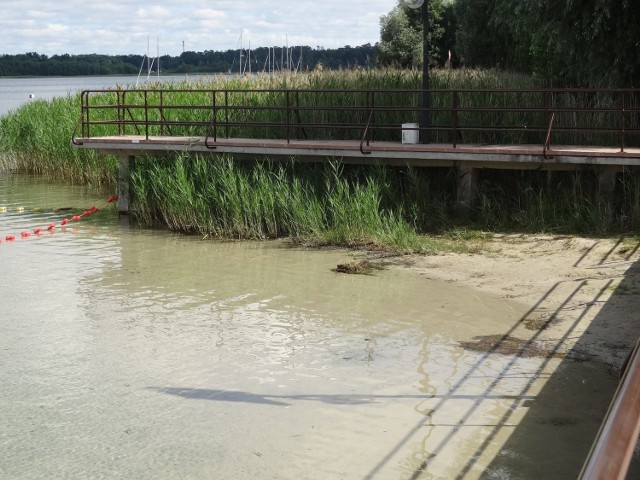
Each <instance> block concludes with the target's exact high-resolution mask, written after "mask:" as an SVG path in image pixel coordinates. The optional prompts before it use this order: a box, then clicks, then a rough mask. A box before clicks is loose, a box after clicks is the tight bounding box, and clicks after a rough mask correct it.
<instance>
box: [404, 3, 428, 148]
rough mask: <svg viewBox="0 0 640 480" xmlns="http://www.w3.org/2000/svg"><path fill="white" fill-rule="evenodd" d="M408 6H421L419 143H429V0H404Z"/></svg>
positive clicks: (414, 7)
mask: <svg viewBox="0 0 640 480" xmlns="http://www.w3.org/2000/svg"><path fill="white" fill-rule="evenodd" d="M404 2H405V4H406V5H407V6H408V7H409V8H413V9H416V10H417V9H418V8H421V7H422V125H421V126H420V143H429V124H430V119H429V0H404Z"/></svg>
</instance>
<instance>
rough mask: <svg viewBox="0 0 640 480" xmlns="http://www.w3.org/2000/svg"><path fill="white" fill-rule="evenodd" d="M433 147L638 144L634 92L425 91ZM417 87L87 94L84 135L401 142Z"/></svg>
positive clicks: (413, 115)
mask: <svg viewBox="0 0 640 480" xmlns="http://www.w3.org/2000/svg"><path fill="white" fill-rule="evenodd" d="M429 96H430V107H429V110H428V113H429V116H430V125H429V128H428V135H429V140H430V142H431V143H442V144H450V145H451V146H452V147H454V148H455V147H456V146H457V145H460V144H502V145H518V144H533V145H540V146H541V147H542V149H543V155H546V154H547V152H548V151H549V150H550V149H552V143H553V144H555V145H560V144H561V145H574V146H577V145H580V146H588V145H593V146H608V147H616V148H619V149H620V151H621V152H624V150H625V148H626V147H628V146H634V147H635V146H640V90H638V89H607V90H600V89H530V90H524V89H491V90H489V89H487V90H469V89H458V90H452V89H449V90H430V91H429ZM421 99H422V90H408V89H407V90H382V89H379V90H376V89H364V90H328V89H326V90H323V89H309V90H304V89H302V90H297V89H296V90H287V89H255V90H227V89H220V90H214V89H210V90H195V89H194V90H173V89H156V90H149V89H132V90H86V91H84V92H82V94H81V118H80V121H79V124H78V127H77V129H76V132H74V136H73V139H74V142H77V141H78V135H77V134H78V130H79V131H80V135H79V136H80V137H82V138H91V137H104V136H115V135H117V136H125V135H142V136H144V137H145V138H146V139H149V138H150V137H154V136H174V137H177V136H188V137H194V136H197V137H205V138H206V144H207V146H211V147H212V148H213V147H215V144H216V143H218V142H220V141H224V139H228V138H257V139H280V140H286V141H287V142H291V141H292V140H351V141H358V142H360V144H361V150H362V152H363V153H367V152H366V151H365V150H364V148H363V147H364V146H365V145H369V144H370V142H372V141H395V142H399V141H400V139H401V133H402V129H403V126H404V129H405V130H406V129H415V130H422V128H421V127H420V126H417V127H412V126H407V124H419V122H420V119H421V118H422V107H421Z"/></svg>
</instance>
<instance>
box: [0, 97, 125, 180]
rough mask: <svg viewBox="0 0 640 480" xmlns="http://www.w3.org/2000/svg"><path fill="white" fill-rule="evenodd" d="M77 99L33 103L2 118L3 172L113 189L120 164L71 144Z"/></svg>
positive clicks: (0, 158)
mask: <svg viewBox="0 0 640 480" xmlns="http://www.w3.org/2000/svg"><path fill="white" fill-rule="evenodd" d="M78 105H79V99H78V97H77V96H68V97H59V98H54V99H53V100H50V101H47V100H36V101H33V102H30V103H28V104H26V105H24V106H22V107H21V108H19V109H18V110H16V111H14V112H12V113H10V114H9V115H7V116H4V117H2V118H0V168H2V169H4V170H8V169H11V170H16V171H19V172H25V173H32V174H38V175H44V176H49V177H53V178H59V179H63V180H69V181H75V182H77V183H85V184H89V185H96V186H105V185H106V186H113V184H114V179H115V176H116V175H117V168H118V162H117V159H116V158H115V157H108V156H99V155H98V154H97V153H96V152H95V151H92V150H79V149H76V148H73V146H72V144H71V140H70V139H71V133H72V132H73V129H74V127H75V125H76V123H77V121H78V117H79V110H78Z"/></svg>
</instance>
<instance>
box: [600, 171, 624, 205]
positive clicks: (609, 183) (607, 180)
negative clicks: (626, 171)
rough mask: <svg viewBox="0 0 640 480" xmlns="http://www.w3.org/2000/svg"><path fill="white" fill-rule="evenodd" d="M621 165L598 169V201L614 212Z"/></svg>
mask: <svg viewBox="0 0 640 480" xmlns="http://www.w3.org/2000/svg"><path fill="white" fill-rule="evenodd" d="M619 171H620V170H619V167H602V168H601V169H600V170H599V171H598V201H599V202H600V204H601V205H603V206H604V207H605V208H606V209H607V211H608V212H609V213H611V214H613V208H614V201H615V190H616V180H617V176H618V172H619Z"/></svg>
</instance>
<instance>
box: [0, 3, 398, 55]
mask: <svg viewBox="0 0 640 480" xmlns="http://www.w3.org/2000/svg"><path fill="white" fill-rule="evenodd" d="M396 4H397V0H350V1H344V0H323V1H322V2H319V1H317V0H314V1H309V0H298V1H293V0H276V1H272V0H254V1H243V0H235V1H234V0H184V1H180V2H178V1H169V0H156V1H153V2H152V1H148V0H139V1H136V2H135V3H134V2H131V1H130V0H111V1H109V2H97V1H91V0H89V1H87V0H39V1H35V0H22V1H21V2H20V4H19V7H17V8H16V4H15V1H14V0H11V2H9V1H8V0H0V9H2V11H3V12H4V13H3V17H2V18H1V19H0V54H3V53H7V54H16V53H25V52H38V53H41V54H46V55H54V54H62V53H70V54H81V53H104V54H129V53H141V52H144V51H146V43H147V37H150V38H151V39H152V43H153V44H154V47H155V41H156V38H157V37H159V40H160V49H161V53H164V54H168V55H178V54H179V53H180V52H181V51H182V42H183V41H185V48H186V49H188V50H194V51H204V50H227V49H234V48H236V45H237V43H238V38H239V35H240V31H241V29H242V31H243V43H244V44H245V45H248V43H249V42H251V45H252V47H253V46H255V47H258V46H271V45H284V44H285V42H287V41H288V43H289V45H297V44H304V45H310V46H312V47H315V46H316V45H322V46H324V47H327V48H336V47H342V46H344V45H352V46H356V45H362V44H364V43H375V42H377V41H378V40H379V37H380V26H379V18H380V15H383V14H385V13H388V12H389V11H390V10H391V9H392V8H393V7H394V6H395V5H396Z"/></svg>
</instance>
